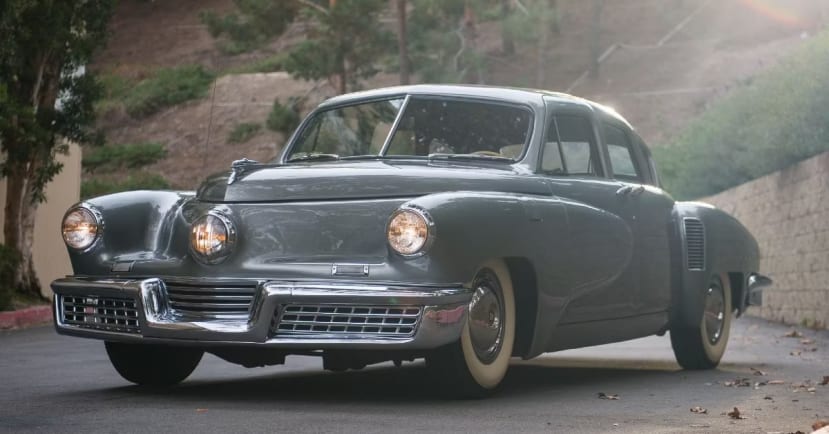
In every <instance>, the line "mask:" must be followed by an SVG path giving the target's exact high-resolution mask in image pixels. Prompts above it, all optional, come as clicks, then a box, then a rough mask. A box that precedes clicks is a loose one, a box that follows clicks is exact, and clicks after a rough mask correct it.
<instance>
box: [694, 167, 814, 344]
mask: <svg viewBox="0 0 829 434" xmlns="http://www.w3.org/2000/svg"><path fill="white" fill-rule="evenodd" d="M703 201H704V202H709V203H712V204H714V205H716V206H717V207H719V208H720V209H722V210H724V211H726V212H728V213H729V214H731V215H733V216H734V217H736V218H737V219H739V220H740V221H741V222H742V223H743V224H744V225H745V226H746V227H747V228H748V229H749V230H750V231H751V233H752V234H754V236H755V237H756V238H757V242H758V243H759V245H760V252H761V255H762V259H761V263H760V269H761V272H762V273H763V274H765V275H767V276H769V277H771V278H772V279H773V280H774V285H773V286H772V287H771V288H768V289H766V290H765V292H764V299H763V306H762V307H761V308H752V310H751V311H749V313H750V314H754V315H759V316H761V317H763V318H767V319H771V320H775V321H781V322H784V323H788V324H799V325H805V326H809V327H818V328H826V327H827V325H828V324H829V152H827V153H824V154H821V155H818V156H816V157H813V158H810V159H808V160H805V161H803V162H801V163H798V164H796V165H793V166H791V167H789V168H786V169H784V170H781V171H779V172H776V173H773V174H771V175H768V176H765V177H763V178H760V179H756V180H754V181H751V182H748V183H746V184H743V185H740V186H738V187H735V188H733V189H731V190H727V191H724V192H722V193H719V194H717V195H715V196H712V197H709V198H706V199H703Z"/></svg>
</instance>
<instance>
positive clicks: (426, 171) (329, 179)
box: [197, 161, 550, 202]
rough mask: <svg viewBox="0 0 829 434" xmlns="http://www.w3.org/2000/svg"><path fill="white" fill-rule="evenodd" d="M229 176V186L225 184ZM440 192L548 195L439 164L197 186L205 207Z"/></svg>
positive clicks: (543, 189) (241, 176)
mask: <svg viewBox="0 0 829 434" xmlns="http://www.w3.org/2000/svg"><path fill="white" fill-rule="evenodd" d="M231 176H233V177H234V180H233V182H231V183H229V184H228V179H230V177H231ZM443 191H501V192H513V193H526V194H539V195H548V194H550V192H549V188H548V187H547V185H546V184H545V183H544V182H542V181H540V180H538V179H536V178H534V177H532V176H528V174H527V173H523V174H522V173H521V172H520V169H516V168H513V167H512V166H503V167H493V165H487V166H482V165H476V166H471V165H465V164H456V163H443V162H430V163H426V162H389V161H368V162H366V161H361V162H347V161H340V162H332V163H309V164H290V165H281V166H267V165H253V166H248V167H247V168H246V170H244V171H242V172H239V173H237V174H236V175H235V176H234V175H232V172H228V173H222V174H217V175H213V176H211V177H209V178H208V179H207V180H206V181H205V182H204V183H203V184H202V185H201V187H199V190H198V193H197V196H198V199H199V200H201V201H205V202H286V201H310V200H340V199H373V198H393V197H415V196H422V195H426V194H430V193H438V192H443Z"/></svg>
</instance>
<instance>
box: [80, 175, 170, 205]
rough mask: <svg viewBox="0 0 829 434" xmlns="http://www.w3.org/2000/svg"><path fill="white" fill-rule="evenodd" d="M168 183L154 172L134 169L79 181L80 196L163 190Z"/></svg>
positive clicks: (88, 196) (168, 186)
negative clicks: (114, 174)
mask: <svg viewBox="0 0 829 434" xmlns="http://www.w3.org/2000/svg"><path fill="white" fill-rule="evenodd" d="M168 188H170V184H169V183H168V182H167V180H165V179H164V178H163V177H161V176H160V175H158V174H156V173H150V172H144V171H135V172H133V173H130V174H128V175H126V176H118V177H117V178H116V177H96V178H91V179H86V180H84V181H83V182H81V198H82V199H88V198H90V197H95V196H101V195H104V194H111V193H118V192H122V191H131V190H164V189H168Z"/></svg>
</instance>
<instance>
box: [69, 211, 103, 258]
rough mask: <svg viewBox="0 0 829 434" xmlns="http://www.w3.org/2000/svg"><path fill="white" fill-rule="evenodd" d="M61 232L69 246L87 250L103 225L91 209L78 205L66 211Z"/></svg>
mask: <svg viewBox="0 0 829 434" xmlns="http://www.w3.org/2000/svg"><path fill="white" fill-rule="evenodd" d="M61 232H62V233H63V241H64V242H65V243H66V245H67V246H69V247H71V248H73V249H75V250H86V249H88V248H89V247H90V246H92V244H93V243H94V242H95V240H96V239H98V235H99V234H100V233H102V232H103V227H102V225H101V222H100V220H99V219H98V217H97V216H96V215H95V213H93V212H92V211H91V210H90V209H88V208H85V207H77V208H73V209H71V210H69V212H67V213H66V216H65V217H64V218H63V226H62V228H61Z"/></svg>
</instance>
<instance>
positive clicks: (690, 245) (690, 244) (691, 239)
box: [683, 218, 705, 270]
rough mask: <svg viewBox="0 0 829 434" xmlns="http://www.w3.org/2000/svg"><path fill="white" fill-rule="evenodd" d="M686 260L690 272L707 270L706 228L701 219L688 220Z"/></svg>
mask: <svg viewBox="0 0 829 434" xmlns="http://www.w3.org/2000/svg"><path fill="white" fill-rule="evenodd" d="M683 221H684V223H685V260H686V262H687V264H686V265H687V266H688V269H689V270H704V269H705V226H703V225H702V222H701V221H700V220H699V219H695V218H686V219H684V220H683Z"/></svg>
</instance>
